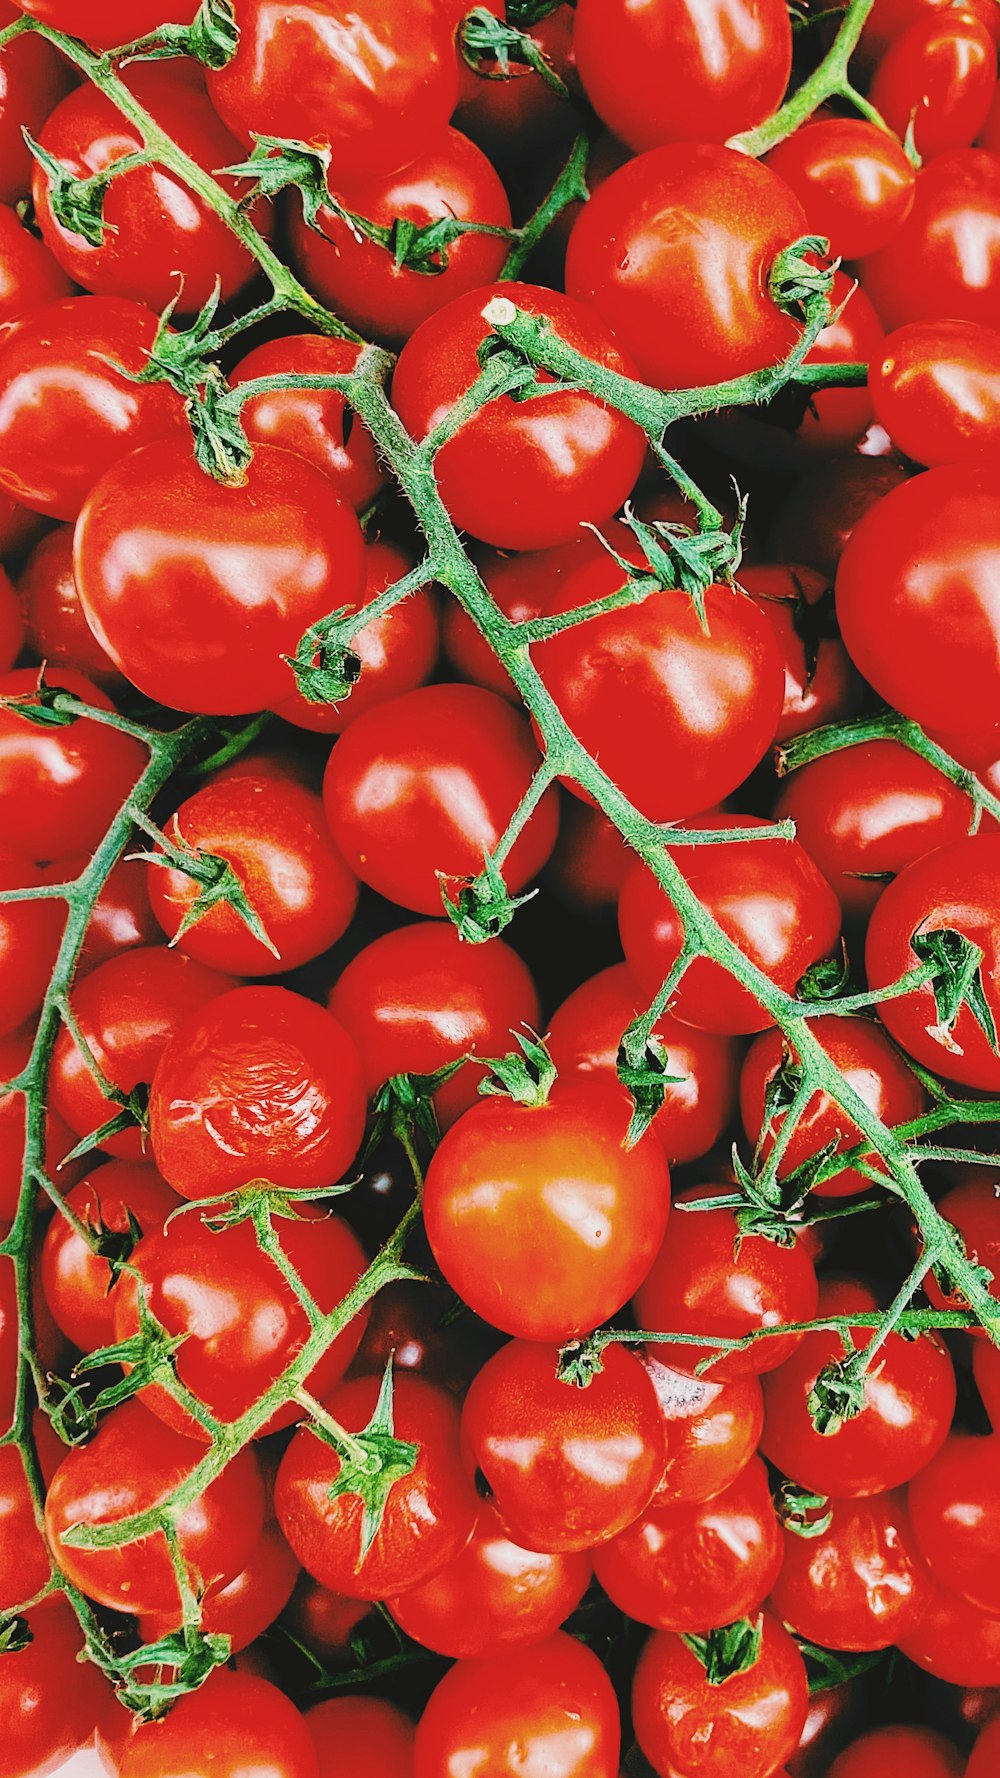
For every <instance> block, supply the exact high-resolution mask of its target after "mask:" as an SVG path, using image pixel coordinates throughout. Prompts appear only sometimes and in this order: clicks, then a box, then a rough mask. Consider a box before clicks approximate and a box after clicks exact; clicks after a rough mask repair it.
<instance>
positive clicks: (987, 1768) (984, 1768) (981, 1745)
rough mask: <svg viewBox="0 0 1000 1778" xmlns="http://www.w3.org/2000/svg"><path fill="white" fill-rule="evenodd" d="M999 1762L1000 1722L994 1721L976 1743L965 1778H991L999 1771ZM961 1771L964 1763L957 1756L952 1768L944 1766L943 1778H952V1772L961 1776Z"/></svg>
mask: <svg viewBox="0 0 1000 1778" xmlns="http://www.w3.org/2000/svg"><path fill="white" fill-rule="evenodd" d="M998 1760H1000V1721H997V1720H994V1721H993V1722H991V1723H987V1725H986V1727H985V1728H984V1729H983V1732H982V1734H981V1735H980V1737H979V1739H978V1741H977V1742H976V1745H975V1747H974V1748H973V1750H972V1756H971V1758H970V1760H969V1763H968V1765H967V1766H966V1768H965V1778H991V1774H992V1773H993V1772H995V1771H996V1769H997V1761H998ZM961 1771H962V1762H961V1760H960V1759H959V1758H958V1757H957V1756H956V1758H955V1760H954V1761H953V1763H952V1765H951V1766H948V1765H947V1764H945V1765H943V1766H942V1774H943V1778H950V1774H951V1773H952V1772H955V1773H957V1774H961ZM918 1778H919V1775H918ZM929 1778H936V1775H935V1774H934V1773H931V1774H930V1775H929Z"/></svg>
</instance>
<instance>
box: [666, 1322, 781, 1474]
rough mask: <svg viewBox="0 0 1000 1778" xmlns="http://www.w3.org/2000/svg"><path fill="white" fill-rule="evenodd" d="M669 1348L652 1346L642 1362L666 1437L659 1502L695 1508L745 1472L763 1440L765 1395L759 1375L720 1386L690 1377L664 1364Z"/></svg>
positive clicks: (711, 1381)
mask: <svg viewBox="0 0 1000 1778" xmlns="http://www.w3.org/2000/svg"><path fill="white" fill-rule="evenodd" d="M669 1352H670V1348H669V1347H668V1346H666V1345H664V1346H656V1345H651V1346H649V1347H648V1349H647V1351H646V1355H645V1358H644V1363H645V1366H646V1369H647V1370H648V1372H649V1375H650V1379H651V1381H652V1384H653V1388H654V1389H655V1390H656V1397H657V1400H658V1401H659V1404H660V1412H661V1413H662V1415H663V1419H664V1423H665V1427H666V1433H667V1465H666V1468H665V1470H664V1472H663V1480H662V1481H661V1483H660V1485H659V1487H658V1489H657V1491H656V1496H655V1500H656V1503H657V1504H659V1503H662V1504H663V1505H667V1506H681V1505H688V1504H697V1503H698V1502H700V1501H703V1500H711V1499H712V1498H713V1497H714V1496H715V1495H717V1494H721V1493H722V1491H723V1489H724V1488H728V1487H729V1485H730V1483H731V1482H734V1481H735V1480H736V1477H737V1476H738V1475H739V1474H740V1473H741V1471H742V1470H744V1469H745V1468H746V1466H747V1464H748V1463H749V1461H750V1459H751V1457H752V1456H753V1454H754V1452H755V1450H756V1449H757V1445H758V1444H759V1442H760V1435H761V1431H762V1429H763V1425H764V1397H763V1395H762V1394H761V1388H760V1384H759V1383H758V1381H757V1379H756V1377H735V1378H733V1379H732V1381H731V1382H728V1383H717V1382H716V1381H715V1379H714V1378H713V1377H711V1376H707V1377H689V1376H685V1375H684V1374H683V1372H681V1371H676V1370H672V1369H670V1368H669V1366H668V1364H667V1363H666V1362H665V1360H666V1358H667V1357H669Z"/></svg>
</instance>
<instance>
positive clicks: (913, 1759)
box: [829, 1723, 994, 1778]
mask: <svg viewBox="0 0 1000 1778" xmlns="http://www.w3.org/2000/svg"><path fill="white" fill-rule="evenodd" d="M993 1770H994V1768H993V1766H992V1765H990V1766H986V1765H984V1766H983V1768H982V1771H981V1773H979V1774H978V1778H990V1774H991V1773H992V1772H993ZM890 1771H896V1772H905V1773H906V1778H962V1773H963V1772H965V1773H966V1778H973V1774H974V1771H975V1762H973V1766H972V1767H970V1768H969V1769H968V1771H967V1769H966V1765H965V1761H964V1760H963V1758H962V1756H961V1754H960V1753H959V1751H958V1748H957V1747H956V1746H955V1745H954V1743H953V1742H952V1741H946V1740H945V1737H944V1736H943V1735H939V1734H938V1733H937V1731H936V1729H925V1728H922V1727H921V1728H918V1727H916V1726H915V1725H914V1724H911V1723H905V1724H903V1723H899V1724H895V1723H894V1724H892V1725H891V1726H890V1727H888V1728H882V1729H870V1730H869V1731H868V1733H867V1734H866V1735H861V1736H859V1738H858V1740H857V1741H852V1742H851V1745H850V1747H845V1749H844V1751H843V1753H841V1754H839V1755H838V1757H837V1758H836V1759H835V1760H834V1762H833V1765H832V1766H831V1767H830V1773H829V1778H882V1774H883V1773H884V1772H890Z"/></svg>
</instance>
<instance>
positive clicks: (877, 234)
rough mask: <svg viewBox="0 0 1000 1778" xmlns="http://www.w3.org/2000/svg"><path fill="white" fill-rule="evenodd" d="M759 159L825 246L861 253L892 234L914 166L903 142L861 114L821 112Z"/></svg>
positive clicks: (909, 192)
mask: <svg viewBox="0 0 1000 1778" xmlns="http://www.w3.org/2000/svg"><path fill="white" fill-rule="evenodd" d="M764 164H765V166H768V167H770V168H771V170H772V172H774V173H777V174H778V175H779V176H780V177H781V178H782V179H783V180H784V181H785V183H786V185H790V186H791V188H792V190H793V191H794V193H795V195H796V197H797V198H798V200H799V202H800V203H801V205H802V208H803V209H804V211H805V213H806V215H807V217H808V218H809V226H810V228H813V229H815V231H816V233H817V234H819V235H825V236H826V237H827V239H828V240H829V242H830V252H831V253H832V254H835V255H836V256H837V257H838V258H841V259H860V258H861V256H862V254H866V253H874V252H876V250H877V249H878V248H879V247H884V246H885V243H886V242H887V241H889V240H891V239H892V236H893V235H894V234H895V232H896V230H897V228H899V226H900V224H901V223H902V222H903V221H904V220H905V218H906V216H907V214H908V212H909V208H910V205H911V204H912V202H913V189H914V181H915V178H916V174H915V173H914V170H913V167H912V166H911V165H910V162H909V161H908V160H907V158H906V154H905V152H904V150H903V147H902V144H901V143H899V142H897V141H896V140H895V138H894V137H893V136H891V135H890V134H889V133H888V132H887V131H886V130H880V129H879V128H878V126H877V125H876V124H872V123H868V122H867V120H866V119H865V118H862V117H825V118H823V119H822V120H821V121H820V122H816V123H808V124H806V125H805V127H804V128H803V129H800V130H796V131H795V133H794V135H792V136H789V137H787V139H786V140H785V141H784V142H780V143H779V144H778V146H777V148H772V150H771V152H770V154H769V155H767V157H766V159H765V162H764Z"/></svg>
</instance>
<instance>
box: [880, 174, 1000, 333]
mask: <svg viewBox="0 0 1000 1778" xmlns="http://www.w3.org/2000/svg"><path fill="white" fill-rule="evenodd" d="M915 267H918V268H919V272H918V274H917V275H916V276H915V275H914V268H915ZM861 277H862V281H863V283H864V287H865V289H866V291H867V292H868V295H869V296H870V297H871V299H872V302H873V303H874V304H875V307H876V309H877V310H878V312H879V314H880V315H881V317H882V321H883V324H884V325H885V326H886V327H900V326H902V324H903V322H904V321H981V322H982V324H983V326H984V327H990V326H992V324H993V323H994V322H995V321H996V317H997V294H998V291H1000V159H998V158H997V157H996V156H994V155H992V154H988V153H986V152H985V150H983V149H980V148H959V149H956V150H954V152H953V153H951V154H942V155H938V156H937V158H936V159H935V160H933V161H931V162H930V163H929V165H928V166H926V167H924V169H923V171H922V172H920V173H918V175H917V188H916V192H915V195H914V199H913V207H912V209H911V210H910V213H909V215H908V217H907V218H906V220H905V222H903V223H902V224H901V226H900V227H899V228H898V229H897V230H896V232H895V234H894V235H893V236H892V237H891V239H890V240H889V241H887V242H886V245H885V246H884V247H882V248H881V249H880V250H879V251H878V252H877V253H872V254H869V255H868V257H867V258H866V259H865V260H863V262H862V265H861Z"/></svg>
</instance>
